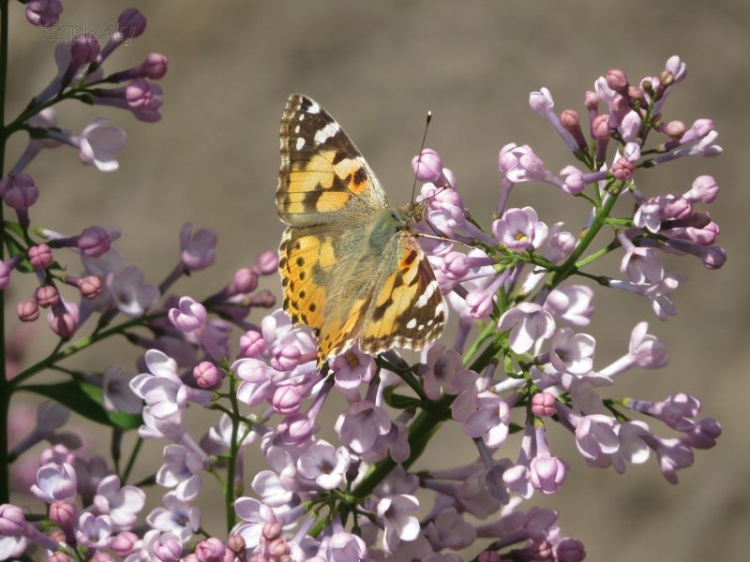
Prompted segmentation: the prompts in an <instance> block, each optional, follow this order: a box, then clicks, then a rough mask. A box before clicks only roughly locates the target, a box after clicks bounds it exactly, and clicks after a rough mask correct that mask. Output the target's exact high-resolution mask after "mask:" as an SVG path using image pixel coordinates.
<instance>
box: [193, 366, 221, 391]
mask: <svg viewBox="0 0 750 562" xmlns="http://www.w3.org/2000/svg"><path fill="white" fill-rule="evenodd" d="M193 377H195V382H196V384H197V385H198V386H200V387H201V388H206V389H209V390H212V389H214V388H217V387H218V386H219V385H220V384H221V381H222V380H223V379H224V373H223V371H222V370H221V369H219V368H218V367H217V366H216V365H214V364H213V363H211V362H210V361H203V362H201V363H199V364H198V365H196V366H195V368H193Z"/></svg>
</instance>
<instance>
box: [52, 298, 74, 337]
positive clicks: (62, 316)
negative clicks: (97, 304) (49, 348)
mask: <svg viewBox="0 0 750 562" xmlns="http://www.w3.org/2000/svg"><path fill="white" fill-rule="evenodd" d="M78 317H79V311H78V305H76V304H75V303H72V302H63V301H60V302H58V303H56V304H55V305H53V306H52V309H51V310H50V311H49V312H48V313H47V325H48V326H49V327H50V329H51V330H52V331H53V332H55V333H56V334H57V335H58V336H60V337H61V338H69V337H70V336H72V335H73V334H74V333H75V331H76V328H77V327H78Z"/></svg>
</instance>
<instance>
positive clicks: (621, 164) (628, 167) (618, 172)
mask: <svg viewBox="0 0 750 562" xmlns="http://www.w3.org/2000/svg"><path fill="white" fill-rule="evenodd" d="M612 175H613V176H615V179H617V180H619V181H628V180H629V179H631V178H632V177H633V164H631V163H630V162H628V161H627V160H626V159H625V158H619V159H618V160H617V162H615V163H614V164H612Z"/></svg>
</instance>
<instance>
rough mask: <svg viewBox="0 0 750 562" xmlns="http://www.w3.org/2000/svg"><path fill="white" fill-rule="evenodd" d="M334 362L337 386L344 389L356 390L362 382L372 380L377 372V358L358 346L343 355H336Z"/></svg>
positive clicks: (333, 368)
mask: <svg viewBox="0 0 750 562" xmlns="http://www.w3.org/2000/svg"><path fill="white" fill-rule="evenodd" d="M332 363H333V365H332V366H331V368H332V370H333V372H334V380H335V381H336V386H337V387H338V388H341V389H343V390H355V389H357V388H359V387H360V385H361V384H362V383H368V382H370V381H371V380H372V377H373V376H374V374H375V360H374V359H373V357H372V355H370V354H368V353H362V352H361V351H360V350H359V348H357V347H352V348H351V349H349V351H347V352H346V353H344V354H343V355H339V356H337V357H335V358H334V359H333V361H332Z"/></svg>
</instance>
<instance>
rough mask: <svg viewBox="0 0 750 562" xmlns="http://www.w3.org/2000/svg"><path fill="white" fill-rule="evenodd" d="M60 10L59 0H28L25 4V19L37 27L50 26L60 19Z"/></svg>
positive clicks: (61, 9)
mask: <svg viewBox="0 0 750 562" xmlns="http://www.w3.org/2000/svg"><path fill="white" fill-rule="evenodd" d="M62 11H63V6H62V2H60V0H30V2H29V3H28V4H26V19H27V20H28V22H29V23H30V24H31V25H36V26H37V27H52V26H53V25H55V24H56V23H57V22H58V21H59V20H60V14H62Z"/></svg>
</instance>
